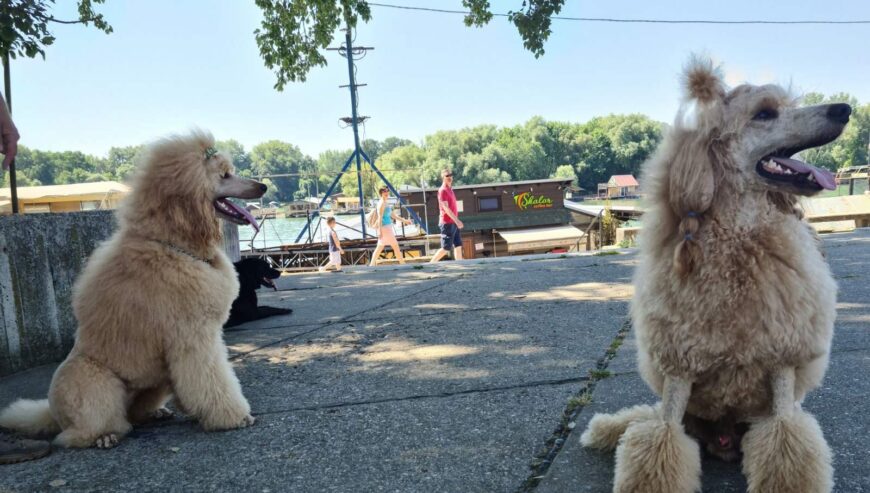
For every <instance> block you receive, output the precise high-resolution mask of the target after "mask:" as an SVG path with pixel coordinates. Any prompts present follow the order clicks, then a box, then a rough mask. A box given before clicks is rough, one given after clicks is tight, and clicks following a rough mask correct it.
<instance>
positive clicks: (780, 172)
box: [755, 150, 837, 191]
mask: <svg viewBox="0 0 870 493" xmlns="http://www.w3.org/2000/svg"><path fill="white" fill-rule="evenodd" d="M794 152H796V151H789V150H785V151H777V152H774V153H772V154H769V155H767V156H765V157H763V158H761V160H760V161H758V163H757V164H756V165H755V170H756V172H757V173H758V174H759V175H761V176H762V177H763V178H766V179H768V180H772V181H776V182H780V183H788V184H791V185H794V186H796V187H798V188H802V189H805V190H813V191H819V190H822V189H825V188H826V189H828V190H836V189H837V180H836V179H835V178H834V175H833V173H831V172H830V171H828V170H826V169H822V168H817V167H815V166H812V165H810V164H807V163H805V162H803V161H798V160H797V159H792V158H791V157H788V156H791V155H792V154H794Z"/></svg>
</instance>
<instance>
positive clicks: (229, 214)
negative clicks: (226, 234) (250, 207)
mask: <svg viewBox="0 0 870 493" xmlns="http://www.w3.org/2000/svg"><path fill="white" fill-rule="evenodd" d="M214 208H215V210H216V211H217V212H218V214H219V215H220V216H221V217H223V218H224V219H226V220H227V221H230V222H233V223H236V224H250V225H251V226H252V227H253V228H254V229H255V230H256V231H260V226H259V225H258V224H257V220H256V219H254V216H252V215H251V213H250V212H248V211H247V210H245V209H243V208H241V207H239V206H237V205H236V204H234V203H232V202H230V201H229V200H227V199H226V198H221V199H217V200H215V201H214Z"/></svg>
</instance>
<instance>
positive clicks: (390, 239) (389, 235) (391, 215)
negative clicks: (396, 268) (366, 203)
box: [369, 187, 411, 267]
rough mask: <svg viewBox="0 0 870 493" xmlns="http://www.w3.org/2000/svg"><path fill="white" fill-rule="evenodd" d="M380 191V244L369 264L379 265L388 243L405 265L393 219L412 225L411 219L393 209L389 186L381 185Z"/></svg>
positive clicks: (378, 206) (378, 208)
mask: <svg viewBox="0 0 870 493" xmlns="http://www.w3.org/2000/svg"><path fill="white" fill-rule="evenodd" d="M378 193H379V194H380V195H381V200H379V201H378V205H377V208H376V211H377V213H378V217H379V218H380V220H379V221H378V224H380V226H379V227H378V245H377V246H376V247H375V251H374V252H372V261H371V262H370V263H369V265H370V266H372V267H374V266H375V265H378V258H379V257H380V256H381V252H383V251H384V248H386V247H387V246H388V245H389V247H390V248H392V249H393V254H394V255H395V256H396V258H397V259H398V260H399V263H400V264H402V265H405V258H404V257H402V250H401V249H400V248H399V242H398V240H396V234H395V233H394V232H393V221H398V222H401V223H403V224H405V225H410V224H411V221H410V220H409V219H405V218H403V217H402V216H400V215H399V214H398V213H397V212H396V210H395V209H393V206H391V205H390V204H389V201H388V199H389V197H390V190H389V189H388V188H387V187H381V189H380V190H378Z"/></svg>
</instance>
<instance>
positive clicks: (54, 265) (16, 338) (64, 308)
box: [0, 211, 115, 375]
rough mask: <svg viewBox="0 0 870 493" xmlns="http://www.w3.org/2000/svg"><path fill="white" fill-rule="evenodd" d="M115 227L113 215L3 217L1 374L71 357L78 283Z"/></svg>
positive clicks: (0, 252)
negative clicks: (93, 254)
mask: <svg viewBox="0 0 870 493" xmlns="http://www.w3.org/2000/svg"><path fill="white" fill-rule="evenodd" d="M114 227H115V222H114V218H113V216H112V212H110V211H92V212H73V213H65V214H25V215H16V216H3V217H0V375H7V374H9V373H14V372H17V371H21V370H25V369H27V368H31V367H34V366H38V365H42V364H45V363H50V362H53V361H60V360H62V359H63V358H64V357H65V356H66V354H67V352H68V351H69V349H70V348H71V347H72V344H73V340H74V337H75V330H76V322H75V318H74V317H73V314H72V308H71V302H70V300H71V297H72V287H73V283H74V282H75V279H76V276H77V275H78V273H79V272H80V271H81V269H82V267H83V266H84V263H85V260H87V257H88V256H89V255H90V254H91V252H93V251H94V249H95V248H96V247H97V245H99V244H100V242H102V241H103V240H105V239H106V238H108V237H109V236H110V235H111V233H112V231H113V230H114Z"/></svg>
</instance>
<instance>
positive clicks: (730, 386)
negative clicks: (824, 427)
mask: <svg viewBox="0 0 870 493" xmlns="http://www.w3.org/2000/svg"><path fill="white" fill-rule="evenodd" d="M684 86H685V90H686V103H685V105H684V107H683V109H682V110H681V112H680V113H679V114H678V116H677V119H676V122H675V124H674V126H673V127H672V128H671V129H670V131H669V134H668V135H667V137H666V138H665V140H664V142H663V143H662V145H661V147H660V149H659V150H658V151H657V153H656V155H655V156H654V157H653V158H652V159H651V160H650V161H649V162H647V163H646V164H645V165H644V168H643V173H642V186H643V189H644V191H645V193H646V198H647V201H648V203H647V207H646V212H645V213H644V228H643V230H642V233H641V236H640V239H639V244H640V262H639V266H638V268H637V270H636V272H635V276H634V286H635V296H634V299H633V301H632V305H631V316H632V319H633V323H634V327H635V328H636V331H637V338H638V366H639V370H640V374H641V376H642V377H643V379H644V380H645V381H646V383H647V384H648V385H649V386H650V387H651V388H652V389H653V390H654V391H655V392H656V393H657V394H659V395H660V396H662V397H663V398H664V399H665V402H667V401H668V399H669V395H668V394H669V392H668V390H667V382H675V383H676V385H675V387H674V388H684V389H685V391H686V392H690V394H689V396H688V399H687V401H686V403H685V406H682V408H680V407H674V408H673V409H674V410H675V411H674V412H673V413H672V414H671V415H667V413H663V412H662V411H661V410H660V408H649V407H643V408H634V409H632V410H630V411H625V412H623V413H620V414H617V415H611V416H596V417H595V418H594V419H593V420H592V421H591V422H590V425H589V428H588V429H587V431H586V432H585V433H584V434H583V436H582V437H581V441H582V442H583V443H584V444H585V445H587V446H591V447H597V448H605V449H606V448H612V447H613V446H615V445H617V443H618V448H619V449H623V448H625V450H618V451H617V456H618V457H619V460H618V463H617V471H616V478H617V481H616V485H615V489H614V490H615V491H647V492H669V493H671V492H682V491H693V490H695V489H697V487H698V485H699V484H700V483H699V481H697V480H690V479H687V476H686V475H687V474H688V475H689V476H693V475H698V474H700V471H699V470H697V469H696V465H697V454H698V451H697V447H690V446H688V445H686V444H685V443H684V442H685V441H684V440H683V438H685V434H684V432H683V429H682V426H681V423H680V420H681V418H682V416H683V413H684V412H688V413H689V414H691V415H694V416H697V417H699V418H703V419H706V420H711V421H716V420H720V419H723V418H725V417H726V416H728V417H730V418H731V419H732V420H736V421H740V422H749V423H750V431H749V432H748V433H747V435H746V436H745V437H744V439H743V447H744V449H745V448H756V447H757V446H758V445H759V444H764V449H757V448H756V449H754V450H752V451H746V455H745V456H744V471H745V472H746V474H747V475H748V476H749V485H750V490H751V491H805V492H810V491H812V492H816V491H829V490H830V488H831V484H832V483H831V477H832V470H831V466H830V452H829V451H827V445H826V444H825V441H824V438H823V437H822V435H821V432H820V429H819V427H818V425H817V424H815V420H814V419H813V418H812V416H810V415H808V414H806V413H804V412H803V411H801V410H800V405H799V403H800V402H801V401H802V399H803V398H804V396H805V395H806V393H807V392H808V391H810V390H811V389H813V388H814V387H816V386H818V385H819V383H820V382H821V380H822V377H823V375H824V373H825V369H826V367H827V364H828V354H829V351H830V345H831V338H832V334H833V326H834V318H835V309H836V291H837V286H836V284H835V282H834V279H833V277H832V276H831V273H830V271H829V269H828V266H827V264H826V263H825V261H824V258H823V256H822V254H821V253H820V251H819V249H818V247H817V243H816V238H815V236H814V234H813V232H812V230H811V228H809V227H808V225H807V224H806V223H805V222H803V221H802V219H801V215H800V214H799V213H798V212H796V209H795V207H796V204H797V198H796V195H810V194H812V193H815V192H817V191H818V190H820V189H821V186H813V185H814V183H815V181H814V180H815V178H811V177H809V176H803V177H802V178H801V179H803V178H807V180H804V182H798V178H794V179H792V177H791V176H790V177H787V178H788V180H786V179H785V178H783V179H782V180H779V181H778V180H771V179H769V177H767V178H766V177H765V176H764V175H763V174H761V172H760V171H759V169H760V168H759V167H760V166H761V165H762V162H763V161H765V160H766V159H768V158H769V157H770V156H771V155H773V156H781V155H782V153H785V154H787V155H786V156H784V157H786V158H787V157H789V156H790V155H791V154H792V153H793V152H797V151H799V150H802V149H805V148H809V147H815V146H818V145H821V144H824V143H826V142H829V141H831V140H833V139H835V138H836V137H837V136H838V135H839V134H840V133H841V132H842V130H843V128H844V126H845V122H846V121H848V113H849V111H850V109H848V107H847V106H846V107H845V108H843V107H844V106H845V105H819V106H812V107H804V108H799V107H797V105H796V100H795V98H793V97H791V96H790V95H789V94H788V93H787V92H786V91H785V90H783V89H782V88H780V87H778V86H773V85H766V86H752V85H741V86H739V87H736V88H734V89H732V90H730V91H729V90H726V88H725V84H724V83H723V81H722V78H721V75H720V74H719V71H718V70H717V69H715V68H714V67H713V65H712V63H711V62H710V61H709V60H704V59H700V58H693V59H692V60H691V61H690V63H689V65H688V66H687V68H686V69H685V73H684ZM844 115H845V121H844ZM795 176H797V175H795ZM807 181H809V182H807ZM776 382H781V385H778V384H777V383H776ZM782 382H784V383H782ZM689 389H690V390H689ZM777 399H779V400H780V402H781V405H780V406H779V407H776V406H775V405H774V403H775V401H776V400H777ZM770 420H776V423H771V421H770ZM642 423H647V424H642ZM783 430H787V431H788V433H785V432H784V431H783ZM617 437H621V438H618V439H617ZM794 444H800V445H801V446H802V447H803V448H802V449H801V450H802V451H813V452H814V453H802V454H801V453H796V454H788V453H784V451H785V450H795V445H794ZM678 445H679V446H678ZM640 450H645V451H647V452H648V453H647V454H639V453H638V451H640ZM663 450H664V451H668V450H670V452H669V454H670V455H669V456H663V455H661V454H664V453H665V452H662V451H663ZM668 457H671V459H668ZM650 464H654V466H653V468H654V469H655V471H652V472H651V471H650ZM651 476H652V477H655V478H658V482H652V483H650V482H649V481H647V482H645V483H644V482H643V481H645V480H646V479H648V478H650V477H651ZM645 478H646V479H645ZM674 478H676V479H674ZM770 478H776V481H777V486H776V488H774V489H773V490H771V489H769V486H770V483H769V481H771V480H772V479H770ZM695 479H697V478H695ZM642 480H643V481H642ZM631 485H638V486H637V487H633V486H631ZM644 485H645V486H644ZM759 485H766V486H759Z"/></svg>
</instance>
